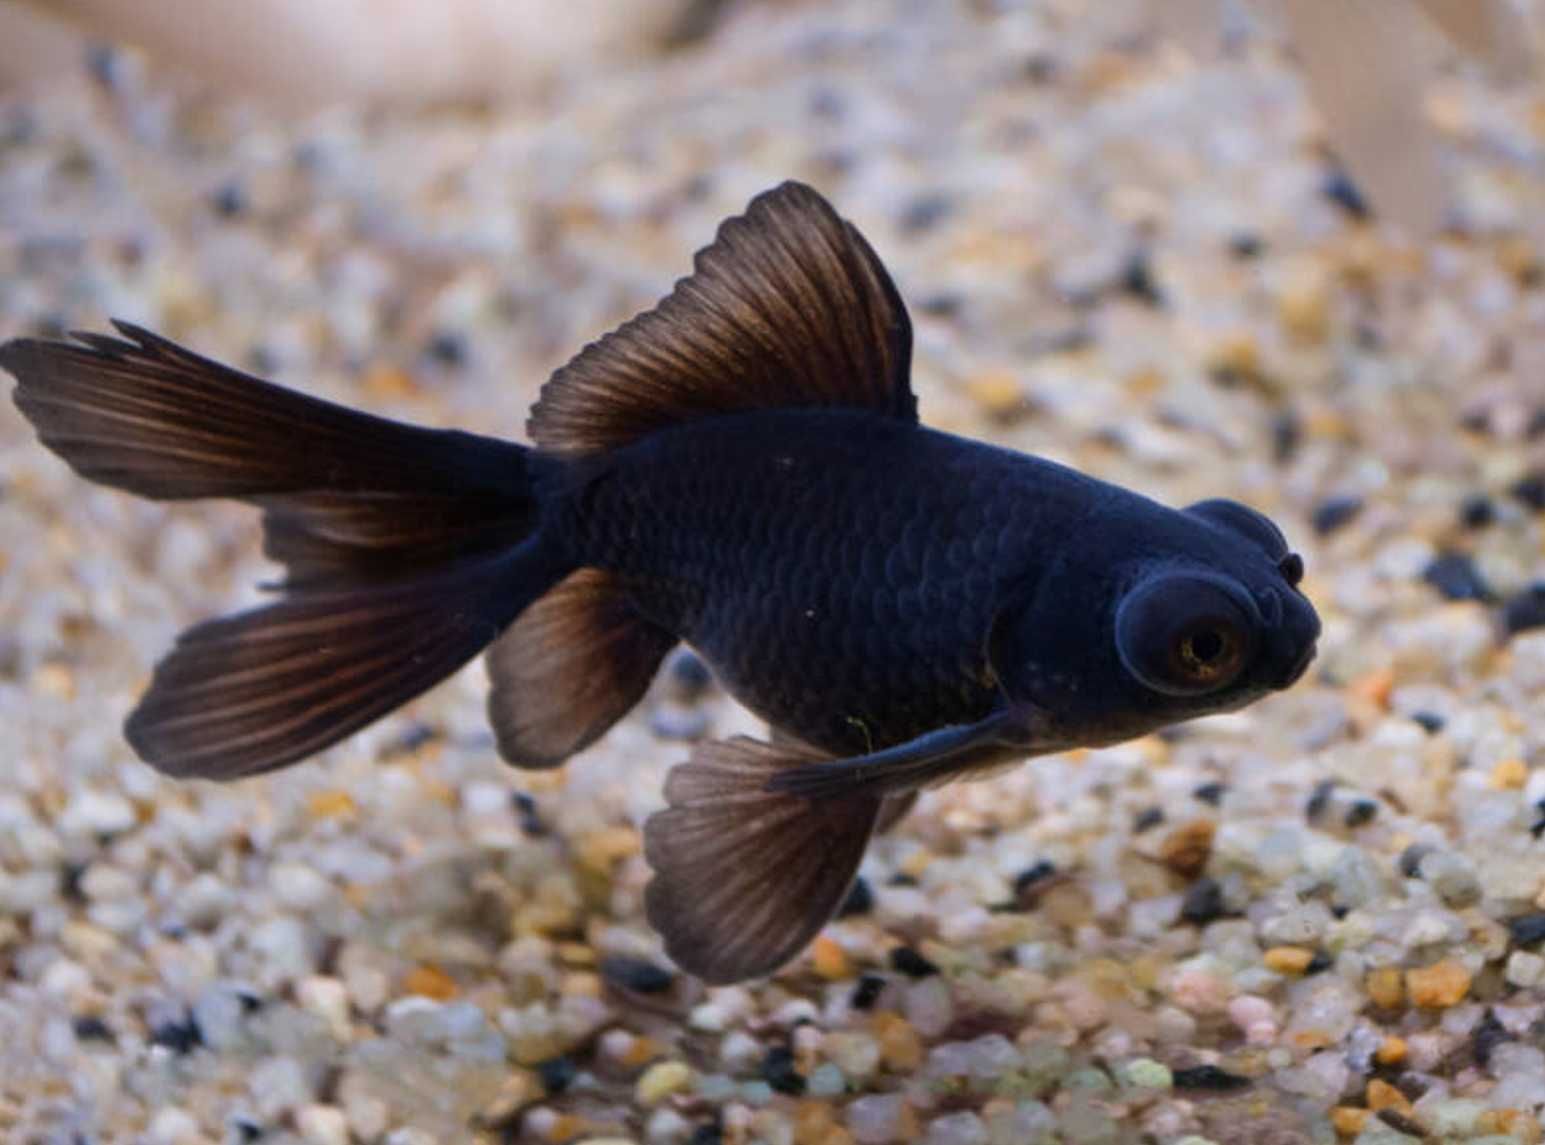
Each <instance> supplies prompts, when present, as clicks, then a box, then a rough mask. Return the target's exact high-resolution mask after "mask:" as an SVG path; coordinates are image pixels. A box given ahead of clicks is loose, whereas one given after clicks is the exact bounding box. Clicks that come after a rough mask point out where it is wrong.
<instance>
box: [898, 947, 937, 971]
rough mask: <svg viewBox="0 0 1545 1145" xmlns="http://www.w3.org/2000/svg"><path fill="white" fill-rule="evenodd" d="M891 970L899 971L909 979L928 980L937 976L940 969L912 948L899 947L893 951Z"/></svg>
mask: <svg viewBox="0 0 1545 1145" xmlns="http://www.w3.org/2000/svg"><path fill="white" fill-rule="evenodd" d="M890 962H891V969H892V970H899V971H900V972H901V973H903V974H905V975H906V976H907V977H909V978H926V977H928V976H929V975H930V974H937V973H938V972H939V968H938V967H937V966H935V965H934V964H933V963H932V962H930V961H928V959H926V958H924V957H923V956H922V955H921V954H919V953H918V952H917V951H916V950H915V949H913V948H912V947H910V946H898V947H896V948H895V949H894V950H892V951H891V956H890Z"/></svg>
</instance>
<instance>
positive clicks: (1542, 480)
mask: <svg viewBox="0 0 1545 1145" xmlns="http://www.w3.org/2000/svg"><path fill="white" fill-rule="evenodd" d="M1508 492H1509V493H1511V494H1512V495H1513V498H1514V500H1517V501H1521V502H1523V504H1524V505H1526V506H1528V507H1529V508H1530V509H1533V510H1534V511H1535V512H1536V513H1538V512H1540V511H1541V510H1545V472H1541V471H1538V470H1537V471H1535V472H1534V473H1528V474H1525V475H1524V476H1523V477H1520V478H1519V479H1518V480H1517V481H1515V482H1513V484H1512V485H1511V486H1510V487H1509V488H1508Z"/></svg>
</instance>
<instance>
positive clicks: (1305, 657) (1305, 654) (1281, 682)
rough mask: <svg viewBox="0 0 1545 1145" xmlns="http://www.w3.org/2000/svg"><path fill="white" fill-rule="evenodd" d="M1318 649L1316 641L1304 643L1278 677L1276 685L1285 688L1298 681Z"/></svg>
mask: <svg viewBox="0 0 1545 1145" xmlns="http://www.w3.org/2000/svg"><path fill="white" fill-rule="evenodd" d="M1318 651H1319V642H1318V641H1315V640H1311V641H1309V642H1308V643H1307V644H1306V645H1304V647H1303V649H1302V650H1301V651H1300V652H1299V653H1298V656H1297V657H1296V658H1295V659H1294V660H1293V662H1292V663H1291V664H1289V665H1288V667H1287V670H1286V671H1285V672H1283V674H1282V676H1281V677H1280V678H1279V679H1278V681H1277V687H1278V688H1279V689H1286V688H1291V687H1292V686H1293V685H1294V684H1296V683H1298V681H1299V680H1301V679H1302V678H1303V675H1304V673H1305V672H1307V671H1308V670H1309V665H1310V664H1312V663H1314V657H1315V654H1316V653H1317V652H1318Z"/></svg>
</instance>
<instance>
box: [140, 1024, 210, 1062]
mask: <svg viewBox="0 0 1545 1145" xmlns="http://www.w3.org/2000/svg"><path fill="white" fill-rule="evenodd" d="M150 1044H151V1045H154V1046H165V1047H166V1048H167V1049H169V1050H171V1051H172V1052H173V1053H176V1054H186V1053H192V1052H193V1050H195V1049H197V1048H198V1047H199V1046H201V1045H203V1044H204V1035H203V1034H202V1033H201V1032H200V1030H199V1028H198V1023H197V1022H195V1021H194V1020H193V1019H192V1018H191V1017H189V1018H187V1019H186V1020H184V1021H181V1022H163V1023H161V1025H159V1026H157V1027H156V1028H155V1029H154V1030H152V1031H151V1032H150Z"/></svg>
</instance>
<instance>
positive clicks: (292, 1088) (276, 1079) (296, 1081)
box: [247, 1057, 311, 1121]
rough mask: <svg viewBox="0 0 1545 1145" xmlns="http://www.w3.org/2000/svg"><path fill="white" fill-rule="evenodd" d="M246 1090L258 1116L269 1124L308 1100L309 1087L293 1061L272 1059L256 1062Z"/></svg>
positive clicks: (292, 1059) (309, 1097) (299, 1067)
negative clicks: (250, 1096)
mask: <svg viewBox="0 0 1545 1145" xmlns="http://www.w3.org/2000/svg"><path fill="white" fill-rule="evenodd" d="M247 1088H248V1091H249V1092H250V1093H251V1094H252V1103H253V1105H254V1106H255V1107H256V1110H257V1113H258V1116H259V1117H261V1118H263V1119H264V1120H265V1121H273V1120H275V1119H276V1118H278V1117H280V1116H282V1115H284V1114H286V1113H288V1112H290V1111H291V1110H295V1109H299V1108H300V1107H301V1106H303V1105H306V1104H309V1102H310V1101H311V1086H310V1085H309V1084H307V1082H306V1075H305V1071H304V1070H302V1069H301V1066H300V1063H299V1062H297V1061H296V1060H295V1059H294V1058H287V1057H272V1058H265V1059H264V1060H262V1061H260V1062H258V1064H257V1065H256V1066H254V1067H253V1068H252V1070H251V1072H250V1073H249V1074H248V1078H247Z"/></svg>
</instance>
